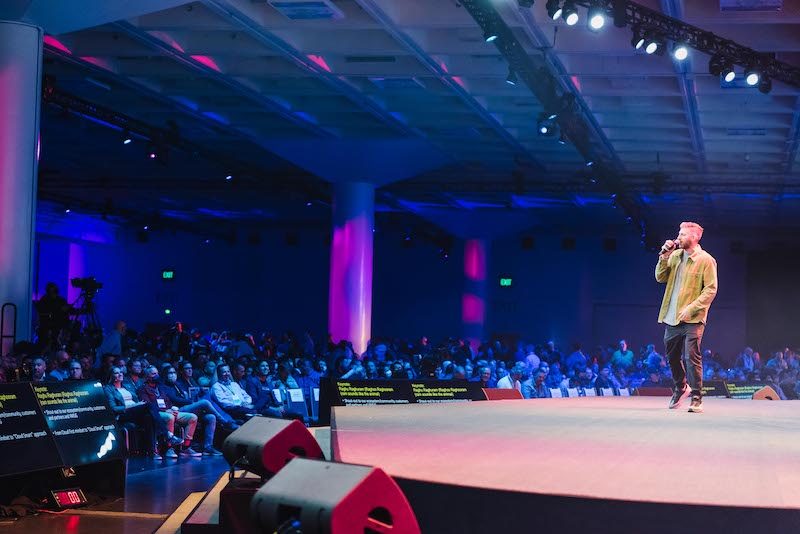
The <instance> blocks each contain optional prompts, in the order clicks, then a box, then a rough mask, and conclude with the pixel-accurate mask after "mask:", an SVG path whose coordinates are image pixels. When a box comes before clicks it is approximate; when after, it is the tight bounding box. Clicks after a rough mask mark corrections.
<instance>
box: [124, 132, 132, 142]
mask: <svg viewBox="0 0 800 534" xmlns="http://www.w3.org/2000/svg"><path fill="white" fill-rule="evenodd" d="M132 142H133V138H132V137H131V134H130V132H124V133H123V134H122V144H123V145H129V144H131V143H132Z"/></svg>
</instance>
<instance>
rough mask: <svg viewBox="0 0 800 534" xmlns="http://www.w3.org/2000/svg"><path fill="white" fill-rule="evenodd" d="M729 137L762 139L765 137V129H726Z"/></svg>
mask: <svg viewBox="0 0 800 534" xmlns="http://www.w3.org/2000/svg"><path fill="white" fill-rule="evenodd" d="M728 135H729V136H730V137H763V136H765V135H767V129H766V128H728Z"/></svg>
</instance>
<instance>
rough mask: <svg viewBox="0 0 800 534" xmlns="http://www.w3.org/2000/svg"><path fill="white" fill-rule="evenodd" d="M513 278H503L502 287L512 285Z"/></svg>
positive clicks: (501, 280)
mask: <svg viewBox="0 0 800 534" xmlns="http://www.w3.org/2000/svg"><path fill="white" fill-rule="evenodd" d="M511 282H512V279H511V278H501V279H500V287H511Z"/></svg>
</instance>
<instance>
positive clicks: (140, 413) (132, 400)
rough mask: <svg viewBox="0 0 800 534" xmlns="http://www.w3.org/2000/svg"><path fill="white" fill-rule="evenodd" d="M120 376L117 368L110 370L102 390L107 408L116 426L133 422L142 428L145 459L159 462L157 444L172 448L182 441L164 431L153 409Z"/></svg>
mask: <svg viewBox="0 0 800 534" xmlns="http://www.w3.org/2000/svg"><path fill="white" fill-rule="evenodd" d="M122 377H123V374H122V371H121V370H120V368H119V367H112V368H111V369H110V371H109V376H108V380H107V381H106V382H107V383H106V385H105V387H104V388H103V389H104V391H105V393H106V398H108V405H109V406H110V407H111V410H112V411H113V412H114V414H115V415H116V416H117V421H118V422H119V423H121V424H124V423H133V424H135V425H136V426H139V427H141V428H143V429H144V432H145V441H146V443H147V444H148V445H147V451H146V453H147V456H148V458H151V459H153V460H161V458H162V457H161V455H160V454H159V453H158V445H157V443H158V442H159V441H160V442H162V443H164V445H165V446H173V445H179V444H180V443H182V442H183V440H181V438H179V437H177V436H175V435H174V434H173V433H172V432H171V431H170V430H169V429H168V428H167V425H166V424H164V421H163V420H162V419H161V416H160V415H159V413H158V410H157V409H156V408H155V406H153V405H152V404H150V403H148V402H144V401H142V400H140V399H139V396H138V395H137V394H136V391H134V390H132V389H129V388H128V387H127V386H125V384H123V383H122Z"/></svg>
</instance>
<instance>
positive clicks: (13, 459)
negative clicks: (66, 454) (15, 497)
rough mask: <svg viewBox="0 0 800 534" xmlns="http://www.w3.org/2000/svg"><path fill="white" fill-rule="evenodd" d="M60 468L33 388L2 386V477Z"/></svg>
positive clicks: (0, 408) (23, 385)
mask: <svg viewBox="0 0 800 534" xmlns="http://www.w3.org/2000/svg"><path fill="white" fill-rule="evenodd" d="M60 465H61V458H59V454H58V449H57V448H56V444H55V442H54V441H53V436H52V435H51V434H50V432H49V431H48V429H47V423H46V422H45V420H44V417H43V416H42V411H41V409H40V408H39V404H38V403H37V402H36V397H34V395H33V388H32V387H31V384H25V383H15V384H0V477H2V476H6V475H11V474H16V473H26V472H30V471H39V470H42V469H51V468H54V467H59V466H60Z"/></svg>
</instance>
